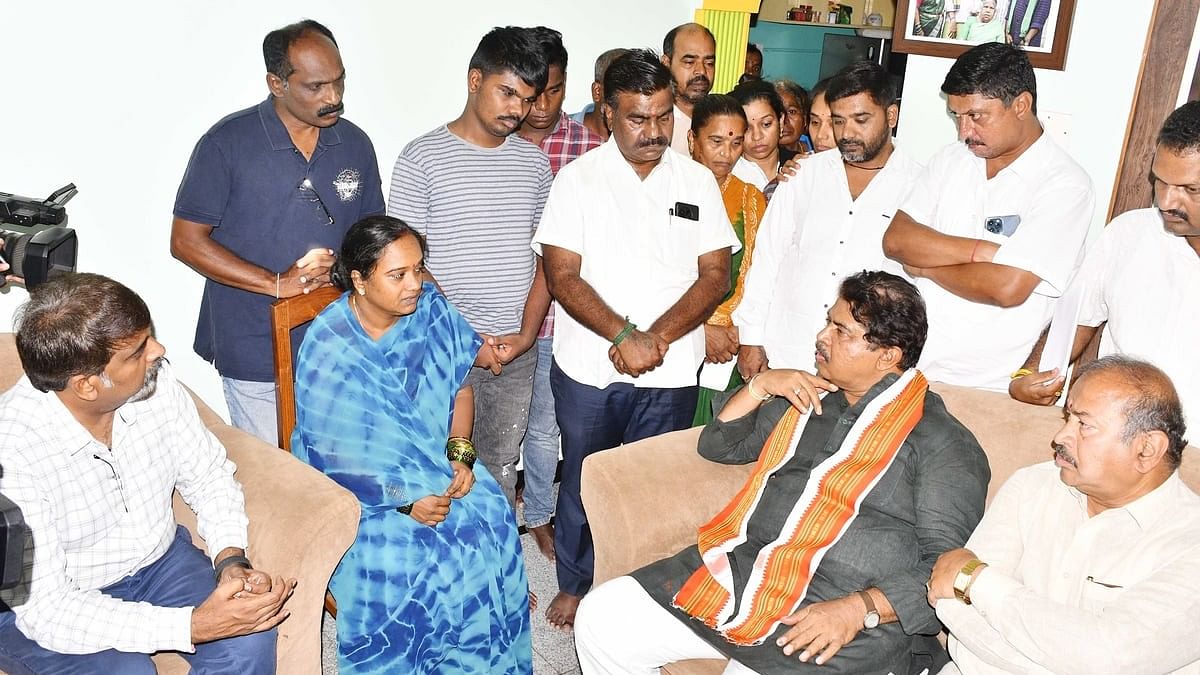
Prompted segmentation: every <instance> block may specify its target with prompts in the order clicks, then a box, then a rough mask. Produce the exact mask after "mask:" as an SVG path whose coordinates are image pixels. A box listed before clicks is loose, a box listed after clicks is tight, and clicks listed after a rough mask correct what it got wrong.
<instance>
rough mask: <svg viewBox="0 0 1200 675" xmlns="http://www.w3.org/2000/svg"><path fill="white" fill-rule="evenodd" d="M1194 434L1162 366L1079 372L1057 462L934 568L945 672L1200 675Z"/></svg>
mask: <svg viewBox="0 0 1200 675" xmlns="http://www.w3.org/2000/svg"><path fill="white" fill-rule="evenodd" d="M1186 431H1187V429H1186V425H1185V423H1184V420H1183V414H1182V408H1181V406H1180V403H1179V397H1178V395H1177V393H1176V391H1175V388H1174V387H1173V386H1172V384H1171V380H1170V378H1168V377H1167V376H1166V375H1165V374H1164V373H1163V372H1162V371H1161V370H1159V369H1158V368H1155V367H1154V366H1152V365H1150V364H1149V363H1146V362H1145V361H1139V360H1137V359H1133V358H1130V357H1128V356H1123V355H1110V356H1107V357H1104V358H1102V359H1100V360H1098V361H1093V362H1091V363H1088V364H1087V365H1086V366H1084V367H1083V368H1081V369H1080V376H1079V380H1078V381H1077V382H1076V385H1075V386H1074V387H1072V389H1071V392H1070V393H1069V394H1068V396H1067V404H1066V409H1065V419H1064V421H1063V427H1062V429H1060V430H1059V432H1058V433H1057V434H1055V436H1054V448H1055V454H1054V461H1052V462H1043V463H1040V464H1035V465H1033V466H1027V467H1024V468H1022V469H1020V470H1018V471H1017V472H1016V473H1014V474H1013V475H1012V478H1010V479H1009V480H1008V482H1006V483H1005V484H1004V486H1003V487H1002V488H1000V491H999V492H998V493H997V494H996V498H995V499H994V500H993V501H992V504H991V506H989V507H988V510H987V512H986V513H985V514H984V516H983V520H982V521H981V522H980V523H979V526H978V527H977V528H975V532H974V533H972V534H971V538H970V539H969V540H968V541H967V546H966V548H959V549H954V550H951V551H947V552H946V553H943V554H942V555H941V557H939V558H938V561H937V563H936V564H935V565H934V567H933V573H932V574H931V575H930V580H929V594H928V595H929V602H930V604H932V605H933V606H934V608H935V610H936V611H937V615H938V618H939V619H941V620H942V623H943V624H944V625H945V626H946V628H947V629H948V630H949V632H950V641H949V645H948V646H949V650H950V656H951V658H953V659H954V663H953V664H950V665H947V666H946V667H945V668H943V669H942V671H941V672H942V675H957V674H958V673H961V674H962V675H992V674H996V675H999V674H1000V673H1062V674H1069V673H1088V674H1089V675H1090V674H1091V673H1174V674H1176V675H1181V674H1185V673H1186V674H1189V675H1196V674H1198V673H1200V641H1198V640H1196V636H1195V633H1196V611H1197V608H1198V606H1200V600H1198V599H1197V598H1200V575H1197V574H1196V568H1197V566H1200V497H1198V496H1197V495H1196V493H1195V492H1193V491H1192V490H1191V488H1189V487H1188V486H1187V485H1186V484H1185V483H1184V482H1183V480H1181V479H1180V477H1179V473H1178V467H1179V463H1180V461H1181V459H1182V456H1183V453H1184V452H1185V449H1184V446H1185V445H1186V444H1187V441H1186V440H1185V439H1184V434H1185V433H1186ZM1189 452H1190V451H1189Z"/></svg>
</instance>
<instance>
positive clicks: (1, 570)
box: [0, 495, 25, 588]
mask: <svg viewBox="0 0 1200 675" xmlns="http://www.w3.org/2000/svg"><path fill="white" fill-rule="evenodd" d="M24 555H25V519H24V517H22V516H21V509H20V508H19V507H18V506H17V505H16V504H14V503H12V501H10V500H9V499H8V498H7V497H5V496H4V495H0V588H12V587H13V586H16V585H17V584H18V583H20V582H21V574H22V572H23V571H24V560H23V557H24Z"/></svg>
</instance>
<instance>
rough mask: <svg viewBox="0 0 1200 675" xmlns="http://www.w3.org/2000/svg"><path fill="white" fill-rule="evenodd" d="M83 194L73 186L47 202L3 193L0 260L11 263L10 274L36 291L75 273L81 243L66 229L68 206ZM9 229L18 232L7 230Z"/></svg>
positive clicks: (1, 198)
mask: <svg viewBox="0 0 1200 675" xmlns="http://www.w3.org/2000/svg"><path fill="white" fill-rule="evenodd" d="M78 193H79V191H78V190H76V189H75V184H74V183H70V184H68V185H66V186H64V187H62V188H59V189H58V190H55V191H54V192H52V193H51V194H50V196H49V197H47V198H45V199H30V198H29V197H19V196H17V195H10V194H8V193H7V192H0V242H3V244H4V246H3V247H2V248H0V260H3V261H4V262H6V263H8V264H9V266H10V268H11V269H9V270H8V271H7V272H4V273H0V285H3V282H4V278H3V276H2V274H11V275H15V276H18V277H21V278H22V279H24V280H25V287H26V288H30V289H32V288H33V287H34V286H37V285H38V284H40V283H43V282H45V281H47V280H48V279H51V278H53V277H56V276H58V275H60V274H64V273H67V272H74V271H75V257H76V249H77V246H78V241H77V239H76V238H75V230H72V229H71V228H69V227H63V225H65V224H66V222H67V209H66V206H65V205H66V203H67V202H68V201H70V200H71V198H72V197H74V196H75V195H76V194H78ZM9 227H14V228H17V229H16V230H10V229H7V228H9Z"/></svg>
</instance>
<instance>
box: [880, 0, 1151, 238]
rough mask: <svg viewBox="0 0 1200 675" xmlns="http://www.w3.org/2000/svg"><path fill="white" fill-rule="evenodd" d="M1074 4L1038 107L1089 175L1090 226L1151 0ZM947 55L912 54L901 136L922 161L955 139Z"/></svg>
mask: <svg viewBox="0 0 1200 675" xmlns="http://www.w3.org/2000/svg"><path fill="white" fill-rule="evenodd" d="M1120 7H1121V10H1120V11H1113V7H1112V5H1111V3H1107V2H1094V1H1083V2H1076V3H1075V20H1074V24H1073V26H1072V28H1071V43H1070V48H1069V49H1068V51H1067V63H1066V70H1063V71H1058V70H1041V69H1039V70H1038V71H1037V86H1038V112H1039V114H1046V113H1057V114H1058V116H1059V117H1060V118H1062V116H1064V115H1065V116H1066V119H1067V120H1068V123H1069V126H1070V133H1069V143H1068V147H1067V149H1068V150H1069V151H1070V153H1071V155H1072V156H1073V157H1074V158H1075V161H1077V162H1079V164H1080V165H1081V166H1083V168H1084V169H1086V170H1087V171H1088V173H1089V174H1090V175H1091V177H1092V183H1093V189H1094V190H1095V192H1096V211H1095V214H1094V216H1093V231H1095V230H1096V229H1097V228H1099V227H1102V226H1103V225H1104V221H1105V216H1106V215H1107V213H1108V204H1109V201H1110V198H1111V196H1112V189H1113V182H1114V181H1115V180H1116V174H1117V164H1118V162H1119V159H1120V154H1121V144H1122V142H1123V141H1124V138H1125V126H1126V123H1127V122H1128V120H1129V107H1130V105H1131V104H1132V102H1133V93H1134V87H1135V85H1136V81H1137V76H1138V68H1139V65H1140V63H1141V59H1142V48H1143V46H1144V44H1145V40H1146V31H1147V30H1148V28H1149V26H1150V15H1151V13H1152V11H1153V9H1154V2H1153V0H1127V1H1126V2H1123V3H1120ZM952 64H953V60H951V59H943V58H937V57H930V56H909V58H908V67H907V70H906V71H905V78H904V100H903V110H902V112H901V114H900V131H899V134H898V137H897V139H898V142H899V143H901V144H903V146H904V148H905V149H906V150H908V151H910V152H912V153H913V154H914V155H915V156H917V157H918V158H919V159H920V160H922V161H924V160H926V159H928V157H929V156H930V155H932V154H933V152H935V151H936V150H937V149H938V148H940V147H942V146H944V145H945V144H947V143H950V142H953V141H954V140H955V138H956V137H955V129H954V123H953V121H952V120H951V119H950V117H949V115H948V114H947V113H946V102H945V97H944V96H943V95H941V86H942V80H943V79H944V78H945V76H946V71H947V70H949V69H950V66H951V65H952Z"/></svg>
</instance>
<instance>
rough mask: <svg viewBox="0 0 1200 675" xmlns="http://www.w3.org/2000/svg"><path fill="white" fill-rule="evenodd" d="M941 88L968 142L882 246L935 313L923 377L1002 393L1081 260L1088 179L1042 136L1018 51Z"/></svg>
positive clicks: (917, 191) (929, 175) (975, 64)
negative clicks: (910, 277) (909, 276)
mask: <svg viewBox="0 0 1200 675" xmlns="http://www.w3.org/2000/svg"><path fill="white" fill-rule="evenodd" d="M942 91H943V92H945V93H946V94H947V97H948V103H947V105H948V107H949V109H950V112H951V114H952V115H953V116H954V117H955V119H956V120H958V125H959V138H960V139H961V140H962V143H954V144H953V145H951V146H948V147H946V148H945V149H943V150H942V151H940V152H939V153H938V154H937V155H935V156H934V157H933V159H931V160H930V162H929V164H928V165H927V166H926V169H925V173H924V174H923V175H922V177H921V178H920V179H918V181H917V183H916V185H915V186H914V188H913V191H912V193H911V194H910V195H909V196H908V198H906V199H905V200H904V201H903V202H902V203H901V206H900V210H899V211H898V212H897V213H896V217H895V218H894V219H893V220H892V223H891V225H890V226H889V228H888V231H887V234H886V235H884V239H883V248H884V251H885V252H886V253H887V255H888V257H890V258H892V259H893V260H897V261H899V262H901V263H903V264H904V266H905V271H907V272H908V273H909V274H910V275H911V276H913V277H914V278H916V279H917V287H918V288H919V289H920V290H921V295H922V296H923V297H924V298H925V302H926V304H927V306H928V308H929V341H928V342H926V344H925V352H924V354H923V355H922V357H921V363H920V365H919V367H920V368H921V370H922V372H924V373H925V375H926V377H928V378H929V379H930V380H932V381H938V382H947V383H949V384H956V385H962V386H968V387H978V388H983V389H990V390H994V391H1006V390H1007V387H1008V382H1009V376H1010V374H1011V372H1012V368H1013V364H1014V363H1019V362H1020V361H1021V360H1023V359H1024V357H1025V356H1026V355H1027V354H1029V349H1030V347H1032V346H1033V345H1034V343H1035V342H1037V339H1038V335H1039V334H1040V333H1041V330H1042V328H1043V327H1044V326H1045V325H1046V323H1047V322H1048V321H1049V320H1050V317H1051V315H1052V314H1053V312H1054V305H1055V302H1056V301H1057V299H1058V298H1059V296H1061V295H1062V293H1063V291H1064V290H1065V289H1066V286H1067V283H1068V282H1069V281H1070V279H1071V276H1072V274H1073V273H1074V272H1075V270H1076V269H1077V268H1078V267H1079V264H1080V262H1081V261H1082V259H1083V244H1084V241H1085V239H1086V237H1087V231H1088V225H1089V223H1090V221H1091V218H1092V207H1093V205H1094V201H1095V199H1094V196H1093V193H1092V186H1091V180H1090V179H1089V178H1088V175H1087V173H1085V172H1084V170H1083V169H1082V168H1081V167H1080V166H1079V165H1078V164H1076V163H1075V161H1074V160H1072V159H1071V158H1070V156H1068V155H1067V153H1066V152H1065V151H1063V150H1062V149H1061V148H1060V147H1058V145H1056V144H1055V143H1054V141H1052V140H1051V139H1050V137H1049V136H1048V135H1047V134H1045V133H1044V132H1043V130H1042V127H1041V123H1040V122H1038V119H1037V83H1036V81H1035V79H1034V73H1033V68H1032V66H1030V65H1029V59H1028V57H1027V56H1026V55H1025V53H1024V52H1022V51H1021V50H1019V49H1016V48H1014V47H1011V46H1009V45H1005V44H1001V43H987V44H982V45H979V46H978V47H974V48H972V49H971V50H969V51H967V52H966V53H964V54H963V55H962V56H960V57H959V58H958V60H957V61H955V63H954V65H953V66H952V67H951V68H950V72H949V73H948V74H947V75H946V80H945V82H943V84H942Z"/></svg>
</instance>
